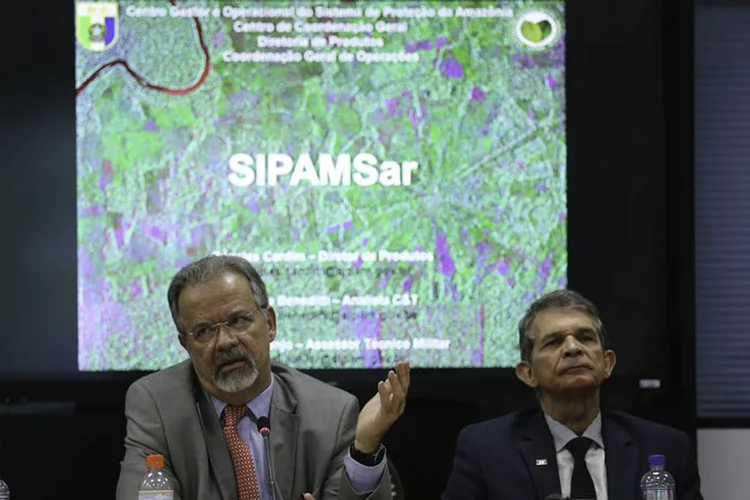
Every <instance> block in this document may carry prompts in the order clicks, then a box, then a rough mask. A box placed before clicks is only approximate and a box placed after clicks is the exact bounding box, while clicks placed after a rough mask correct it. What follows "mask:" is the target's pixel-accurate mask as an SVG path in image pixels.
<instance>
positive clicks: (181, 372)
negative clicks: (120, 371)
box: [128, 360, 193, 398]
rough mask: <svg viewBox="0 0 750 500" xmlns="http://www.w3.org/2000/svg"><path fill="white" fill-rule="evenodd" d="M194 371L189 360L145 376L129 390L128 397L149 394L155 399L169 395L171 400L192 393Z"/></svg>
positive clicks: (131, 385)
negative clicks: (182, 394) (181, 394)
mask: <svg viewBox="0 0 750 500" xmlns="http://www.w3.org/2000/svg"><path fill="white" fill-rule="evenodd" d="M192 377H193V369H192V365H191V364H190V361H189V360H186V361H182V362H180V363H177V364H176V365H172V366H170V367H168V368H164V369H163V370H159V371H157V372H154V373H150V374H148V375H145V376H143V377H141V378H139V379H138V380H136V381H135V382H133V383H132V384H130V387H129V388H128V395H129V396H133V395H143V394H144V393H149V394H151V395H152V396H153V397H159V396H163V395H169V396H170V398H174V397H175V396H178V395H179V394H180V393H187V394H189V393H191V392H192V388H193V379H192Z"/></svg>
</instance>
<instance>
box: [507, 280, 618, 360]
mask: <svg viewBox="0 0 750 500" xmlns="http://www.w3.org/2000/svg"><path fill="white" fill-rule="evenodd" d="M548 309H578V310H580V311H584V312H586V313H588V314H589V315H591V317H592V318H594V325H595V327H596V333H597V335H598V336H599V342H600V343H601V344H602V349H605V350H606V349H609V337H608V335H607V329H606V328H604V323H602V319H601V317H600V315H599V310H598V309H597V307H596V306H595V305H594V303H593V302H591V301H590V300H588V299H587V298H586V297H584V296H583V295H581V294H579V293H577V292H574V291H572V290H565V289H563V290H555V291H554V292H550V293H548V294H546V295H543V296H541V297H539V298H538V299H536V300H535V301H534V302H532V303H531V305H530V306H529V308H528V309H527V310H526V313H525V314H524V315H523V318H521V321H519V323H518V348H519V350H520V351H521V359H522V360H523V361H531V353H532V351H533V350H534V339H533V338H532V335H531V327H532V325H533V324H534V320H535V319H536V317H537V315H538V314H539V313H540V312H542V311H546V310H548Z"/></svg>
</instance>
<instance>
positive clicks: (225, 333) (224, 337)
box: [216, 323, 239, 349]
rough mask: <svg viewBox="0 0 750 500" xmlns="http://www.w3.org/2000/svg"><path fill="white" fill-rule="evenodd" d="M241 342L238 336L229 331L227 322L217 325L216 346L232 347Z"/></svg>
mask: <svg viewBox="0 0 750 500" xmlns="http://www.w3.org/2000/svg"><path fill="white" fill-rule="evenodd" d="M238 343H239V341H238V340H237V336H236V335H235V334H233V333H232V332H230V331H229V328H227V325H226V323H219V324H218V325H216V346H217V347H219V348H220V349H226V348H232V347H234V346H236V345H237V344H238Z"/></svg>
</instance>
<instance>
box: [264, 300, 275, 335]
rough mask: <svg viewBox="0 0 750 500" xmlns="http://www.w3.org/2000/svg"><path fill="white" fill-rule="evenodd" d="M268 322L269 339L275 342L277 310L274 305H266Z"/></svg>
mask: <svg viewBox="0 0 750 500" xmlns="http://www.w3.org/2000/svg"><path fill="white" fill-rule="evenodd" d="M265 316H266V324H267V325H268V336H269V338H268V341H269V342H273V341H274V340H275V339H276V311H274V309H273V307H272V306H268V307H266V314H265Z"/></svg>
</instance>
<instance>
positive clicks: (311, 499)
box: [302, 493, 315, 500]
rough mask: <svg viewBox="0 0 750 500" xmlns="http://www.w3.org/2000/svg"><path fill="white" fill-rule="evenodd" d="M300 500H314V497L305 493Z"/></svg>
mask: <svg viewBox="0 0 750 500" xmlns="http://www.w3.org/2000/svg"><path fill="white" fill-rule="evenodd" d="M302 499H303V500H315V497H314V496H312V494H310V493H305V494H303V495H302Z"/></svg>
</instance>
